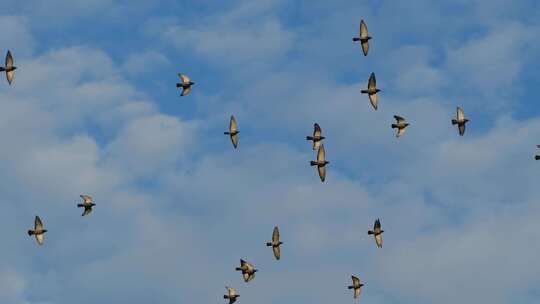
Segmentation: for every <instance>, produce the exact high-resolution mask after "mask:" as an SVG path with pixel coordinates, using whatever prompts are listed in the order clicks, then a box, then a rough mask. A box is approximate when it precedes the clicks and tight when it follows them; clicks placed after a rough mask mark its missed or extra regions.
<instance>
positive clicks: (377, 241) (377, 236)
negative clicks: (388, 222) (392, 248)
mask: <svg viewBox="0 0 540 304" xmlns="http://www.w3.org/2000/svg"><path fill="white" fill-rule="evenodd" d="M375 244H377V247H379V248H382V233H379V234H375Z"/></svg>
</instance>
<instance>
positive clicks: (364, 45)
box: [360, 40, 369, 56]
mask: <svg viewBox="0 0 540 304" xmlns="http://www.w3.org/2000/svg"><path fill="white" fill-rule="evenodd" d="M360 45H362V53H364V56H367V54H368V52H369V42H368V41H367V40H364V41H362V42H360Z"/></svg>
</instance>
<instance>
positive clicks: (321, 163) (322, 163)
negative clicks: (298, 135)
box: [310, 145, 330, 182]
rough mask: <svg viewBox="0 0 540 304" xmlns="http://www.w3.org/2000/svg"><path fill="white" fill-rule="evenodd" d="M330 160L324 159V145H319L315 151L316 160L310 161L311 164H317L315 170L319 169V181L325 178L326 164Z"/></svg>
mask: <svg viewBox="0 0 540 304" xmlns="http://www.w3.org/2000/svg"><path fill="white" fill-rule="evenodd" d="M329 163H330V162H328V161H326V153H325V151H324V145H321V146H320V147H319V151H317V160H316V161H313V160H312V161H311V162H310V164H311V166H317V171H319V177H320V178H321V182H324V180H325V179H326V165H327V164H329Z"/></svg>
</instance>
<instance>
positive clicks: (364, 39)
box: [352, 20, 372, 56]
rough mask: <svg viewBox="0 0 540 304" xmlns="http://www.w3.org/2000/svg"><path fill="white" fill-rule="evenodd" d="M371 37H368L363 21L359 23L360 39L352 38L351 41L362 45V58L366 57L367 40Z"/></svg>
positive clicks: (367, 49) (367, 50)
mask: <svg viewBox="0 0 540 304" xmlns="http://www.w3.org/2000/svg"><path fill="white" fill-rule="evenodd" d="M371 38H372V37H371V36H369V33H368V29H367V25H366V23H365V22H364V20H361V21H360V37H354V38H353V39H352V40H353V41H360V44H361V45H362V52H364V56H367V54H368V52H369V40H370V39H371Z"/></svg>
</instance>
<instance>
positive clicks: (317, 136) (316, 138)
mask: <svg viewBox="0 0 540 304" xmlns="http://www.w3.org/2000/svg"><path fill="white" fill-rule="evenodd" d="M323 139H324V136H321V127H320V126H319V124H318V123H315V124H314V125H313V136H306V140H311V141H313V150H317V149H318V148H319V146H320V145H321V143H322V140H323Z"/></svg>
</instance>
